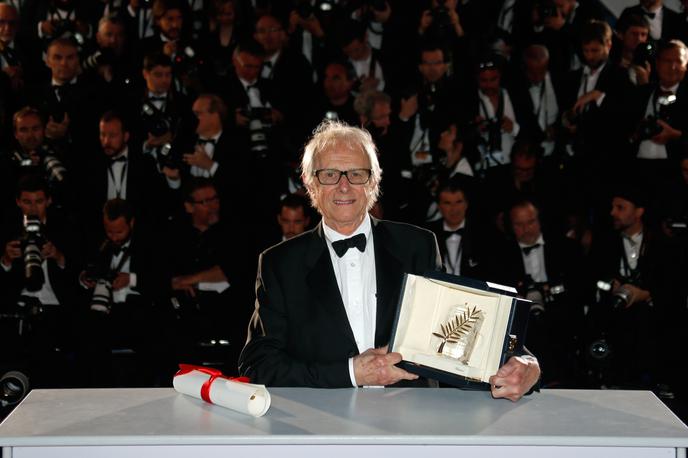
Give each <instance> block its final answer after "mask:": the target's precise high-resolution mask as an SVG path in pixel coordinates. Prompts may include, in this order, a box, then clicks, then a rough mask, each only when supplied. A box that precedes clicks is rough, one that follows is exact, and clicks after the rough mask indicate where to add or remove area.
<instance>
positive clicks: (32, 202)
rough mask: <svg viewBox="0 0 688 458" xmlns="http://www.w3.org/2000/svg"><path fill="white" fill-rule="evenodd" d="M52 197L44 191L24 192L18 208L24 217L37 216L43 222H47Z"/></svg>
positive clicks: (20, 195)
mask: <svg viewBox="0 0 688 458" xmlns="http://www.w3.org/2000/svg"><path fill="white" fill-rule="evenodd" d="M50 203H51V200H50V197H48V196H46V195H45V192H44V191H22V192H21V193H20V194H19V198H18V199H17V206H18V207H19V209H20V210H21V212H22V215H24V216H29V215H32V216H37V217H38V219H40V220H41V221H44V220H45V215H46V213H47V211H48V207H49V206H50Z"/></svg>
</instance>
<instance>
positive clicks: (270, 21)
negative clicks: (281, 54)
mask: <svg viewBox="0 0 688 458" xmlns="http://www.w3.org/2000/svg"><path fill="white" fill-rule="evenodd" d="M253 36H254V38H255V39H256V41H257V42H258V43H260V44H261V46H263V49H264V50H265V52H266V53H268V54H270V55H271V54H274V53H275V52H277V51H279V50H281V49H282V48H283V47H284V44H285V43H286V41H287V35H286V33H285V32H284V29H283V28H282V25H281V24H280V22H279V21H278V20H277V19H275V18H274V17H272V16H263V17H261V18H260V19H258V22H257V23H256V33H255V34H254V35H253Z"/></svg>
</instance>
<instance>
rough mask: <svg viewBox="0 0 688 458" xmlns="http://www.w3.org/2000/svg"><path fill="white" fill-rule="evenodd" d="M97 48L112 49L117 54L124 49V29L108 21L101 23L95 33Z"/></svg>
mask: <svg viewBox="0 0 688 458" xmlns="http://www.w3.org/2000/svg"><path fill="white" fill-rule="evenodd" d="M96 41H97V42H98V46H100V47H101V48H103V49H105V48H108V49H112V50H114V51H115V53H117V54H119V53H121V52H122V49H123V48H124V27H122V25H120V24H116V23H112V22H110V21H105V22H103V23H102V24H101V25H100V27H99V28H98V32H97V33H96Z"/></svg>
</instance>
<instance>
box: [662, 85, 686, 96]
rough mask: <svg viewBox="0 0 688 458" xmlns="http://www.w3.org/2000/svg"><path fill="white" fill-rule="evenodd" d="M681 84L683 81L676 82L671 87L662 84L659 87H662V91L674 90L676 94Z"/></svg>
mask: <svg viewBox="0 0 688 458" xmlns="http://www.w3.org/2000/svg"><path fill="white" fill-rule="evenodd" d="M680 84H681V83H676V84H674V85H673V86H671V87H664V86H662V85H660V86H659V89H661V90H662V91H671V92H673V93H674V94H676V91H678V86H679V85H680Z"/></svg>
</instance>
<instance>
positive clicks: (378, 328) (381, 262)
mask: <svg viewBox="0 0 688 458" xmlns="http://www.w3.org/2000/svg"><path fill="white" fill-rule="evenodd" d="M371 219H372V225H373V240H374V243H375V279H376V283H377V285H376V286H377V313H376V317H377V318H376V323H375V346H376V347H380V346H383V345H386V344H387V343H388V342H389V338H390V332H391V323H393V322H394V316H395V314H396V310H397V302H398V300H399V294H400V292H401V282H402V279H403V276H404V268H403V265H402V263H401V262H400V261H399V259H398V258H397V257H396V256H395V254H394V253H395V252H396V251H397V250H398V249H399V248H398V247H396V246H394V244H393V243H392V242H391V240H392V239H391V237H389V236H388V235H387V234H386V230H385V228H384V226H383V225H381V224H380V222H379V221H378V220H376V219H374V218H371Z"/></svg>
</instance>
